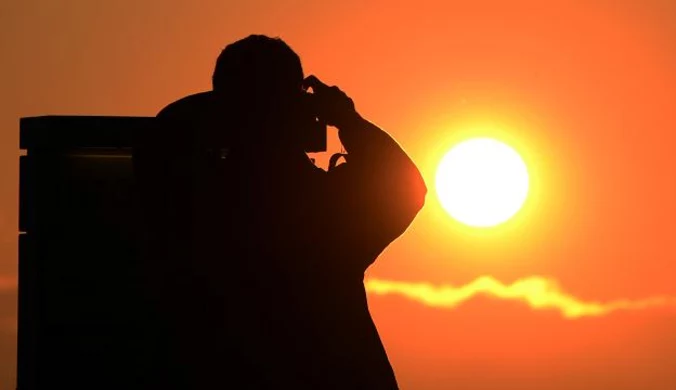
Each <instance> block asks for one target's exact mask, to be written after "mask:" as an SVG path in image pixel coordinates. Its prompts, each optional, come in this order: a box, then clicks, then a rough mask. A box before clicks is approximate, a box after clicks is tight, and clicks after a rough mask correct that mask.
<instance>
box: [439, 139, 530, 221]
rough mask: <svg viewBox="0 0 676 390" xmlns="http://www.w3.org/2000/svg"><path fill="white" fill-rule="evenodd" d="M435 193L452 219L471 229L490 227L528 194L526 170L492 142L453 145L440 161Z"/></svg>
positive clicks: (499, 144)
mask: <svg viewBox="0 0 676 390" xmlns="http://www.w3.org/2000/svg"><path fill="white" fill-rule="evenodd" d="M436 190H437V195H438V196H439V201H440V202H441V205H442V207H443V208H444V209H445V210H446V211H447V212H448V213H449V214H450V215H451V217H453V218H454V219H456V220H458V221H460V222H462V223H465V224H467V225H470V226H474V227H491V226H495V225H498V224H500V223H503V222H505V221H507V220H508V219H510V218H511V217H512V216H513V215H514V214H516V212H517V211H519V209H520V208H521V206H522V205H523V203H524V202H525V200H526V196H527V194H528V170H527V169H526V164H525V163H524V162H523V160H522V159H521V156H519V154H518V153H517V152H516V151H515V150H514V149H512V148H511V147H509V146H507V145H506V144H504V143H502V142H500V141H497V140H495V139H492V138H473V139H470V140H467V141H463V142H461V143H459V144H457V145H455V146H454V147H453V148H452V149H451V150H450V151H449V152H448V153H446V155H445V156H444V157H443V158H442V159H441V162H440V163H439V167H438V168H437V175H436Z"/></svg>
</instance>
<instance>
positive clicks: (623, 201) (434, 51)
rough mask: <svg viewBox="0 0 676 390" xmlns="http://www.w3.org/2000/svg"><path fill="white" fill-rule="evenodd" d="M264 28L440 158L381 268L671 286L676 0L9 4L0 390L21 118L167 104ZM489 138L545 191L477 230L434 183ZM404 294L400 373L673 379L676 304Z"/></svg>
mask: <svg viewBox="0 0 676 390" xmlns="http://www.w3.org/2000/svg"><path fill="white" fill-rule="evenodd" d="M250 33H263V34H268V35H278V36H280V37H282V38H283V39H285V40H286V41H287V42H288V43H289V44H290V45H291V46H292V47H293V48H294V49H295V50H296V51H297V52H298V53H299V55H300V56H301V59H302V60H303V64H304V68H305V70H306V72H307V73H313V74H316V75H318V76H319V77H320V78H322V79H323V80H324V81H326V82H328V83H332V84H337V85H339V86H340V87H341V88H342V89H343V90H344V91H346V92H347V93H348V94H349V95H350V96H351V97H353V99H354V100H355V102H356V104H357V108H358V110H359V111H360V112H361V113H362V114H363V115H364V116H365V117H367V118H369V119H371V120H372V121H374V122H375V123H377V124H379V125H381V126H382V127H383V128H384V129H386V130H387V131H389V132H390V133H391V134H392V135H394V136H395V138H397V139H398V140H399V141H400V143H401V144H402V145H403V146H404V148H405V149H406V150H407V151H408V152H409V153H410V154H411V156H412V157H413V159H414V160H415V161H416V162H417V163H418V164H419V166H420V168H421V169H422V170H423V174H424V175H425V178H426V180H427V182H428V186H429V187H430V190H431V191H430V194H429V196H428V200H427V205H426V206H425V208H424V209H423V211H422V212H421V213H420V215H419V217H418V219H417V220H416V221H415V222H414V223H413V225H412V226H411V228H410V229H409V230H408V231H407V232H406V234H405V235H404V236H402V237H401V238H400V239H399V240H397V241H396V242H395V243H393V244H392V245H391V246H390V247H389V248H388V249H387V250H386V251H385V252H384V253H383V254H382V255H381V257H380V259H379V261H378V262H377V263H376V264H375V265H374V266H373V267H372V268H371V269H370V270H369V273H368V277H369V278H371V279H378V280H382V281H386V282H388V283H393V282H396V283H400V284H403V285H404V287H406V288H411V287H415V286H416V285H417V284H418V283H426V284H428V285H429V286H430V288H432V289H438V288H440V287H442V286H453V287H454V288H456V289H459V288H461V287H462V286H464V285H468V284H470V283H471V282H472V281H474V280H476V279H477V278H479V277H481V276H484V275H485V276H490V277H491V278H492V279H491V280H494V281H496V282H497V283H498V284H499V285H500V286H503V287H505V288H507V289H509V287H508V286H509V285H510V284H512V283H513V282H515V281H517V280H520V279H524V278H529V277H540V278H541V279H536V280H541V281H556V282H558V289H559V290H556V291H558V292H560V294H561V295H562V296H564V295H565V296H567V297H572V299H574V300H576V302H582V303H585V302H586V303H588V302H600V303H603V302H611V301H617V300H623V299H627V300H637V301H638V300H642V299H646V298H651V297H655V296H666V297H669V296H676V284H675V283H674V281H675V280H676V240H674V228H673V222H672V221H673V220H674V219H676V179H674V178H676V154H674V153H673V150H674V149H675V148H676V119H674V116H673V114H672V111H673V107H674V104H675V103H676V73H675V72H674V69H676V46H674V42H676V2H673V1H670V0H650V1H648V0H640V1H639V0H635V1H633V0H624V1H622V0H619V1H611V0H596V1H582V0H581V1H578V2H558V1H484V0H477V1H462V2H455V1H431V0H416V1H411V2H405V1H399V2H395V1H390V2H386V1H367V0H365V1H360V0H343V1H340V2H335V4H333V5H328V3H325V2H310V1H308V2H303V1H292V0H284V1H265V0H251V1H242V2H240V3H239V4H234V3H233V2H226V1H214V0H205V1H202V2H194V1H179V0H164V1H159V0H152V1H150V0H149V1H132V0H118V1H107V2H104V1H89V0H66V1H59V2H56V1H44V0H22V1H15V2H12V3H9V4H7V2H5V3H3V4H2V5H0V53H2V58H3V59H2V61H1V63H0V69H1V70H2V72H0V82H1V83H0V85H2V87H1V88H0V129H1V130H0V147H2V148H3V149H2V152H0V179H1V180H2V185H0V389H1V390H9V389H12V388H13V386H14V384H13V381H14V370H15V342H16V341H15V332H16V328H15V325H14V321H15V315H16V313H15V310H16V307H15V301H16V291H15V290H16V287H15V283H14V280H15V276H16V265H17V263H16V258H17V249H16V233H17V229H16V225H17V223H16V221H17V218H18V216H17V207H16V205H17V201H18V184H17V177H18V175H17V172H18V155H19V151H18V118H20V117H23V116H33V115H42V114H80V115H95V114H98V115H154V114H155V113H156V112H157V111H158V110H159V109H160V108H161V107H163V106H164V105H165V104H166V103H168V102H170V101H172V100H175V99H177V98H179V97H181V96H183V95H186V94H189V93H192V92H196V91H200V90H204V89H207V88H209V86H210V76H211V70H212V67H213V64H214V61H215V58H216V56H217V55H218V53H219V51H220V49H221V48H222V47H223V46H224V45H225V44H227V43H229V42H231V41H233V40H236V39H239V38H241V37H244V36H246V35H248V34H250ZM485 134H489V135H494V136H498V137H501V138H502V139H504V140H506V141H508V142H509V143H510V144H512V146H514V147H515V148H517V149H518V150H519V152H520V153H521V154H522V155H523V157H524V159H525V160H526V162H527V164H528V166H529V169H530V170H531V181H532V186H533V193H532V194H531V196H530V197H529V199H528V201H527V204H526V206H525V208H524V210H522V212H521V213H520V214H518V215H517V217H516V218H515V219H514V220H513V221H510V222H509V223H507V224H506V225H505V226H502V227H500V228H497V229H492V230H487V231H480V230H479V231H478V230H475V229H470V228H467V227H462V226H460V225H459V224H457V223H455V222H453V221H452V220H451V219H450V218H449V217H447V216H446V215H445V214H444V213H443V212H442V211H441V208H440V206H439V203H438V201H437V200H436V198H435V193H434V180H433V178H434V173H435V172H434V169H435V165H436V164H437V163H438V161H439V159H440V158H441V155H442V154H443V153H444V152H445V151H446V150H447V149H448V148H449V147H450V145H451V144H452V143H453V142H455V141H457V140H458V139H459V138H462V137H466V136H471V135H485ZM332 146H333V147H334V148H336V147H337V146H336V145H335V144H333V145H332ZM404 290H405V289H400V291H398V292H397V291H394V292H392V291H390V293H388V294H384V295H376V294H375V293H372V294H371V295H370V307H371V311H372V314H373V316H374V318H375V320H376V324H377V326H378V328H379V330H380V332H381V335H382V338H383V341H384V342H385V345H386V347H387V349H388V352H389V355H390V358H391V361H392V363H393V365H394V368H395V371H396V373H397V377H398V378H399V381H400V384H401V386H402V389H422V390H424V389H496V388H501V389H508V388H510V389H511V388H519V389H531V388H532V389H542V390H553V389H611V388H612V389H658V390H662V389H664V390H667V389H674V388H676V370H673V369H672V366H673V362H674V361H676V336H674V332H673V330H674V329H676V310H675V309H674V307H673V306H669V305H668V304H660V305H656V306H652V307H650V308H643V309H636V310H625V311H622V310H619V311H614V312H610V313H605V314H603V315H600V316H592V317H580V318H576V319H573V318H566V317H565V316H564V315H563V313H562V312H561V311H559V309H557V308H556V307H554V308H553V309H542V308H537V307H534V308H531V307H530V306H528V304H527V303H526V301H525V299H527V297H526V298H524V296H521V297H516V299H506V297H505V296H504V294H503V295H502V296H500V295H498V297H495V296H489V297H486V296H479V297H475V298H473V299H470V300H468V301H462V302H459V304H458V305H457V306H454V307H439V305H438V302H437V304H436V306H435V304H433V302H432V303H430V302H427V303H424V302H423V301H422V300H421V299H422V298H420V297H418V298H416V297H415V296H411V295H410V294H409V295H408V296H406V295H402V291H404ZM494 290H495V289H493V290H491V291H494ZM406 291H408V290H406ZM433 291H437V290H433ZM453 291H455V290H453ZM463 291H464V290H463ZM437 292H438V291H437ZM489 295H490V291H489ZM427 297H428V298H429V295H427Z"/></svg>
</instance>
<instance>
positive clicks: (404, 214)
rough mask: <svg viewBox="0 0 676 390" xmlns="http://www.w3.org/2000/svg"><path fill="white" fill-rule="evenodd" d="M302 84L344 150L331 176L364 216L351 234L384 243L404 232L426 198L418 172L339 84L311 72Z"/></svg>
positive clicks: (407, 157) (352, 204) (380, 244)
mask: <svg viewBox="0 0 676 390" xmlns="http://www.w3.org/2000/svg"><path fill="white" fill-rule="evenodd" d="M305 87H306V88H312V91H313V93H314V94H315V95H316V99H317V102H318V105H319V107H320V115H321V117H322V119H323V120H325V121H326V122H327V124H329V125H331V126H335V127H336V128H338V135H339V137H340V140H341V142H342V144H343V146H344V147H345V150H346V151H347V153H348V154H347V157H346V163H345V164H342V165H340V166H339V167H337V168H336V172H335V176H336V177H337V178H338V182H339V183H340V184H341V185H342V186H343V187H344V194H343V196H345V197H346V198H349V199H347V204H349V205H350V209H351V210H353V211H354V212H357V213H359V217H360V218H361V219H362V221H360V223H361V224H360V226H359V228H358V229H356V230H355V234H361V235H364V236H369V237H374V238H375V239H376V240H375V241H379V244H378V245H377V246H383V245H384V246H386V245H387V244H389V242H390V241H392V240H394V239H395V238H396V237H398V236H399V235H400V234H401V233H403V232H404V230H406V228H407V227H408V226H409V225H410V223H411V222H412V221H413V219H414V218H415V216H416V215H417V213H418V211H420V209H421V208H422V206H423V204H424V202H425V195H426V193H427V188H426V186H425V182H424V180H423V178H422V175H421V174H420V171H419V170H418V168H417V167H416V166H415V164H414V162H413V161H412V160H411V159H410V157H409V156H408V155H407V154H406V152H405V151H404V150H403V149H402V148H401V146H400V145H399V144H398V143H397V142H396V141H395V140H394V139H393V138H392V137H391V136H390V135H389V134H387V133H386V132H385V131H383V130H381V129H380V128H379V127H378V126H376V125H374V124H373V123H371V122H369V121H368V120H366V119H364V118H363V117H362V116H361V115H359V113H358V112H357V111H356V109H355V106H354V103H353V101H352V99H350V98H349V97H348V96H347V95H346V94H345V93H344V92H342V91H341V90H340V89H339V88H337V87H329V86H327V85H325V84H324V83H322V82H321V81H320V80H319V79H317V78H316V77H314V76H310V77H308V78H307V79H306V80H305ZM351 228H354V227H351ZM358 232H359V233H358ZM384 246H383V248H384ZM383 248H380V250H382V249H383Z"/></svg>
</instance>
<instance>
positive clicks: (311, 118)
mask: <svg viewBox="0 0 676 390" xmlns="http://www.w3.org/2000/svg"><path fill="white" fill-rule="evenodd" d="M299 106H300V112H298V113H297V115H298V117H299V118H300V124H299V127H300V128H299V129H298V131H299V134H300V138H301V139H300V142H301V144H302V145H303V150H304V151H305V152H306V153H318V152H325V151H326V146H327V145H326V138H327V127H328V126H327V124H326V122H325V121H324V120H322V119H321V117H320V116H319V109H318V107H317V103H316V99H315V96H314V94H312V93H310V92H303V94H302V95H301V99H300V104H299Z"/></svg>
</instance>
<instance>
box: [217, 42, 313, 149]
mask: <svg viewBox="0 0 676 390" xmlns="http://www.w3.org/2000/svg"><path fill="white" fill-rule="evenodd" d="M302 82H303V68H302V66H301V62H300V58H299V57H298V55H297V54H296V53H295V52H294V51H293V50H292V49H291V48H290V47H289V46H288V45H287V44H286V43H285V42H284V41H282V40H281V39H280V38H271V37H268V36H264V35H250V36H248V37H246V38H244V39H241V40H238V41H236V42H233V43H231V44H229V45H227V46H226V47H225V49H223V51H222V52H221V54H220V55H219V56H218V59H217V61H216V67H215V70H214V73H213V78H212V85H213V90H214V92H215V94H216V95H217V96H219V98H221V99H223V102H224V104H225V105H226V107H227V110H226V112H227V115H230V116H231V119H232V120H233V122H232V123H237V126H238V127H240V130H241V131H242V132H244V134H242V136H243V137H244V138H246V139H247V140H248V141H251V142H259V141H262V140H261V138H263V137H265V138H270V137H272V138H279V137H282V135H281V134H280V132H283V131H291V129H288V128H287V127H288V126H287V125H288V124H289V123H290V122H289V115H290V114H291V113H292V111H294V107H295V104H296V103H297V101H298V100H299V99H298V96H299V95H300V94H301V93H302V92H303V91H302ZM276 141H277V140H276Z"/></svg>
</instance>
